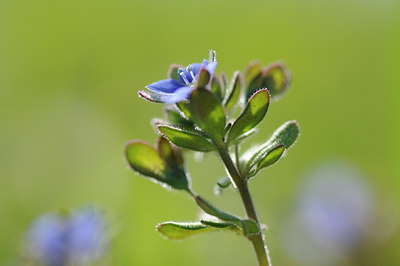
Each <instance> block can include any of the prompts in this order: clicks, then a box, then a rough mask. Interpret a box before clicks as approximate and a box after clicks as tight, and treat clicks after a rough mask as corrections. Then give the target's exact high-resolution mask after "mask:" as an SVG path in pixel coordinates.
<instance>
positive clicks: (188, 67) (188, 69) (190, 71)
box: [186, 65, 196, 81]
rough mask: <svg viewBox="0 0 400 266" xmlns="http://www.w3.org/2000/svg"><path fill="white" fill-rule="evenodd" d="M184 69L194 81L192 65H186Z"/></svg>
mask: <svg viewBox="0 0 400 266" xmlns="http://www.w3.org/2000/svg"><path fill="white" fill-rule="evenodd" d="M186 71H187V72H189V73H190V75H191V76H192V79H193V81H196V77H195V76H194V74H193V66H192V65H188V66H187V68H186Z"/></svg>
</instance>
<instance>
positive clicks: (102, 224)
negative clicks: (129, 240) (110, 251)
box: [26, 207, 109, 266]
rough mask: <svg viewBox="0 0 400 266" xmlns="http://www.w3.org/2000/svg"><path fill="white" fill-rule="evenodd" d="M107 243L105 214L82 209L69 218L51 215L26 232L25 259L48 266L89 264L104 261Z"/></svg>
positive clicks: (33, 224) (41, 218) (94, 210)
mask: <svg viewBox="0 0 400 266" xmlns="http://www.w3.org/2000/svg"><path fill="white" fill-rule="evenodd" d="M108 244H109V236H108V234H107V224H106V221H105V217H104V215H103V213H102V212H100V211H99V210H97V209H95V208H91V207H81V208H78V209H76V210H74V211H73V212H71V214H70V215H68V216H62V215H60V214H55V213H49V214H44V215H42V216H40V217H38V218H37V219H36V220H35V221H34V222H33V223H32V225H31V227H30V229H29V230H28V233H27V238H26V249H27V250H26V253H27V254H26V256H27V259H28V260H31V261H33V262H35V263H39V264H40V265H46V266H64V265H71V264H72V265H87V264H88V263H91V262H93V261H96V260H99V259H101V258H102V257H103V256H104V255H105V253H106V251H107V248H108Z"/></svg>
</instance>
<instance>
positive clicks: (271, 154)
mask: <svg viewBox="0 0 400 266" xmlns="http://www.w3.org/2000/svg"><path fill="white" fill-rule="evenodd" d="M284 152H285V146H284V145H278V146H277V147H274V148H273V149H271V150H270V151H268V152H267V154H266V155H265V156H264V157H263V158H261V159H260V160H259V161H258V164H257V169H256V172H258V171H260V170H261V169H262V168H265V167H268V166H271V165H273V164H274V163H276V162H277V161H278V160H279V159H280V158H281V157H282V155H283V153H284Z"/></svg>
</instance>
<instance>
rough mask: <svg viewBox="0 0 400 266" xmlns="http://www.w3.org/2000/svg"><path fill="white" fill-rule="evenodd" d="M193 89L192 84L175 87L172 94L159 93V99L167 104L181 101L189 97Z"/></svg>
mask: <svg viewBox="0 0 400 266" xmlns="http://www.w3.org/2000/svg"><path fill="white" fill-rule="evenodd" d="M194 89H195V87H192V86H186V87H181V88H179V89H177V90H176V91H175V92H174V93H173V94H169V95H167V94H165V95H161V100H162V101H163V102H164V103H168V104H171V103H177V102H181V101H183V100H186V99H187V98H189V96H190V94H191V93H192V91H193V90H194Z"/></svg>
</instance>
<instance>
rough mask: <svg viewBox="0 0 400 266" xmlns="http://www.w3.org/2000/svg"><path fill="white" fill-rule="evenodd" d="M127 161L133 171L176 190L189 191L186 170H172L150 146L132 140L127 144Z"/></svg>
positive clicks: (178, 168) (125, 152) (177, 168)
mask: <svg viewBox="0 0 400 266" xmlns="http://www.w3.org/2000/svg"><path fill="white" fill-rule="evenodd" d="M124 155H125V160H126V162H127V164H128V165H129V166H130V167H131V169H132V170H134V171H135V172H138V173H140V174H142V175H144V176H147V177H151V178H152V179H153V180H154V181H157V182H161V183H163V184H166V185H168V186H171V187H172V188H175V189H185V190H187V189H188V186H189V181H188V179H187V177H186V173H185V171H184V169H182V168H180V167H175V168H171V167H170V166H169V165H168V163H167V162H166V161H165V160H164V159H163V158H162V157H161V156H160V154H159V152H158V151H157V150H156V149H155V148H153V147H152V146H151V145H150V144H148V143H146V142H143V141H140V140H132V141H129V142H128V143H126V144H125V150H124Z"/></svg>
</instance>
